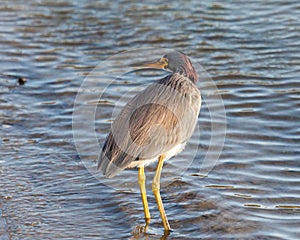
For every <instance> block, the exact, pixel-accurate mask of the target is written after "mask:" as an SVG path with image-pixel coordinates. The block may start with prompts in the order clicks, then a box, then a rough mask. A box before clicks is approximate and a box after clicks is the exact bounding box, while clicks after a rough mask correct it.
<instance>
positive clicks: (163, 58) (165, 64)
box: [160, 57, 169, 69]
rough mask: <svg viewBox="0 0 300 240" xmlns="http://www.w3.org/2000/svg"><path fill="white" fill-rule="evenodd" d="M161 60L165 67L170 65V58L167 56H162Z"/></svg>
mask: <svg viewBox="0 0 300 240" xmlns="http://www.w3.org/2000/svg"><path fill="white" fill-rule="evenodd" d="M160 62H161V63H162V64H163V65H164V68H165V69H166V68H167V66H168V65H169V61H168V59H167V58H165V57H162V58H161V59H160Z"/></svg>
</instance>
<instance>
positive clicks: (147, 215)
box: [138, 167, 150, 227]
mask: <svg viewBox="0 0 300 240" xmlns="http://www.w3.org/2000/svg"><path fill="white" fill-rule="evenodd" d="M138 182H139V185H140V191H141V196H142V201H143V206H144V214H145V221H146V227H147V226H148V225H149V223H150V211H149V207H148V201H147V194H146V184H145V182H146V176H145V172H144V167H140V168H139V172H138Z"/></svg>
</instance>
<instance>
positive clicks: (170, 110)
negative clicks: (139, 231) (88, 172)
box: [98, 51, 201, 232]
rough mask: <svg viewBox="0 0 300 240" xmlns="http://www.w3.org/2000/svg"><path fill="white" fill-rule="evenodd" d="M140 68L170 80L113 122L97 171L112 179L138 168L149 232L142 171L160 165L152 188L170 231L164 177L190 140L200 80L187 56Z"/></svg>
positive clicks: (158, 83)
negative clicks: (164, 72) (164, 170)
mask: <svg viewBox="0 0 300 240" xmlns="http://www.w3.org/2000/svg"><path fill="white" fill-rule="evenodd" d="M140 66H141V67H147V68H160V69H165V70H169V71H170V74H169V75H167V76H166V77H164V78H162V79H160V80H158V81H156V82H155V83H153V84H151V85H149V86H148V87H147V88H146V89H145V90H144V91H142V92H140V93H139V94H137V95H136V96H135V97H133V98H132V99H131V100H130V101H129V102H128V103H127V104H126V105H125V107H124V108H123V109H122V110H121V112H120V113H119V115H118V116H117V117H116V119H115V120H114V122H113V124H112V127H111V130H110V132H109V134H108V136H107V138H106V140H105V143H104V145H103V148H102V152H101V156H100V158H99V161H98V169H100V170H102V172H103V174H104V175H105V176H106V177H113V176H115V175H116V174H118V173H119V172H120V171H122V170H124V169H126V168H138V183H139V186H140V191H141V198H142V202H143V207H144V214H145V220H146V227H147V226H148V225H149V223H150V212H149V208H148V201H147V195H146V185H145V181H146V177H145V173H144V167H145V166H147V165H148V164H150V163H151V162H155V161H158V164H157V169H156V173H155V175H154V178H153V182H152V191H153V194H154V196H155V199H156V202H157V206H158V210H159V212H160V216H161V219H162V223H163V226H164V229H165V231H167V232H169V231H170V230H171V228H170V225H169V222H168V219H167V216H166V213H165V210H164V206H163V203H162V200H161V196H160V176H161V171H162V167H163V163H164V161H165V160H168V159H170V158H171V157H173V156H174V155H176V154H178V153H179V152H181V151H182V150H183V148H184V146H185V144H186V143H187V141H188V140H189V139H190V137H191V136H192V134H193V132H194V129H195V126H196V123H197V119H198V115H199V112H200V107H201V95H200V91H199V90H198V88H197V87H196V85H195V82H196V81H197V80H198V75H197V73H196V71H195V69H194V67H193V65H192V63H191V61H190V59H189V58H188V57H187V56H186V55H185V54H183V53H180V52H176V51H174V52H170V53H168V54H166V55H164V56H163V57H162V58H161V59H159V60H158V61H154V62H148V63H143V64H141V65H140Z"/></svg>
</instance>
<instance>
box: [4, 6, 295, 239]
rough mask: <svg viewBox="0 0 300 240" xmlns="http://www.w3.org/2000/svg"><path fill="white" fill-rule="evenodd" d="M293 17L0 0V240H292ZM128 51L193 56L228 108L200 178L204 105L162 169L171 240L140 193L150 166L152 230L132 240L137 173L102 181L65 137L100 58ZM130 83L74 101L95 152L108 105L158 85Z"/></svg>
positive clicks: (288, 10)
mask: <svg viewBox="0 0 300 240" xmlns="http://www.w3.org/2000/svg"><path fill="white" fill-rule="evenodd" d="M299 11H300V4H299V3H298V2H297V1H289V2H286V1H269V2H267V3H262V2H261V1H250V2H249V1H247V2H243V3H241V2H235V1H226V3H223V2H221V1H220V2H211V1H205V3H198V1H191V2H189V3H186V2H184V1H177V3H168V4H167V3H161V2H159V3H158V2H155V1H151V2H149V3H148V4H143V3H139V4H133V3H131V2H130V1H121V2H120V3H118V4H117V3H113V2H112V1H101V2H92V1H53V0H47V1H35V0H33V1H30V2H29V3H21V2H19V1H6V2H5V1H2V4H1V6H0V19H1V22H0V56H1V64H0V68H1V72H0V86H1V88H0V120H1V122H0V124H1V125H0V126H1V128H0V133H1V145H0V151H1V159H0V177H1V185H0V186H1V190H0V239H1V240H2V239H161V238H162V239H199V238H204V239H220V238H230V239H298V238H300V230H299V225H300V202H299V198H300V164H299V156H300V151H299V143H300V112H299V109H300V108H299V107H300V94H299V93H300V83H299V74H300V61H299V59H300V50H299V49H300V27H299V26H300V19H299V17H298V16H299ZM138 47H143V48H144V47H157V48H160V47H165V48H171V49H176V50H180V51H183V52H185V53H186V54H188V55H189V56H191V57H192V58H193V59H194V60H195V61H197V62H198V63H200V64H201V65H202V66H203V67H204V68H205V69H206V71H207V72H208V73H209V74H210V76H211V77H212V78H213V81H214V83H215V84H216V85H217V88H218V92H217V93H218V94H220V95H221V97H222V99H223V102H224V106H225V110H226V126H227V130H226V131H227V132H226V138H225V143H224V148H223V151H222V153H221V156H220V158H219V160H218V161H217V163H216V165H215V166H214V168H213V170H212V171H210V172H209V174H208V175H207V176H206V177H203V176H202V175H201V174H199V166H201V164H202V162H203V159H204V156H205V153H206V151H207V149H208V147H209V136H210V131H211V129H210V121H211V119H210V115H209V112H208V108H207V104H206V102H205V101H204V103H203V106H202V109H201V113H200V118H199V126H200V128H201V131H200V132H201V134H200V140H201V141H200V145H199V146H198V144H199V143H198V142H197V141H196V140H197V139H198V138H197V137H195V136H194V137H193V138H192V139H191V142H190V145H188V146H187V149H186V150H185V151H184V152H183V153H181V154H180V155H179V156H178V157H176V158H174V159H172V160H170V161H168V162H167V163H166V164H165V168H164V172H163V177H162V197H163V201H164V205H165V209H166V211H167V214H168V218H169V220H170V225H171V226H172V228H173V229H174V232H172V233H171V235H170V236H169V237H166V236H163V230H162V227H161V223H160V218H159V214H158V211H157V209H156V206H155V203H154V202H155V201H154V197H153V195H152V194H151V191H150V189H151V187H150V179H151V177H152V175H153V170H154V168H155V166H152V165H151V166H150V167H149V169H148V170H147V177H148V178H147V179H148V182H149V186H148V187H149V191H148V192H149V197H148V198H149V202H150V211H151V214H152V217H153V219H152V222H151V225H150V228H149V230H148V233H147V234H142V233H139V232H138V230H137V229H138V226H141V225H142V224H143V213H142V205H141V201H140V196H139V192H138V189H137V183H136V171H134V170H129V171H124V172H123V173H122V174H121V175H120V176H119V177H117V178H115V179H109V180H107V179H102V178H101V177H99V178H100V180H99V178H96V177H94V176H93V175H92V174H91V173H90V172H89V171H88V170H87V169H86V168H85V166H84V164H83V162H82V161H81V160H80V159H82V155H81V154H80V153H78V152H77V149H76V147H75V142H74V139H73V131H72V113H73V107H74V102H75V97H76V94H77V92H78V89H79V87H80V85H81V84H82V82H83V80H84V79H85V77H86V76H87V75H88V74H89V73H90V72H91V71H92V70H93V69H94V67H95V66H97V65H98V64H99V63H100V62H101V61H103V60H105V59H106V58H107V57H110V56H112V55H114V54H117V53H119V52H122V51H125V50H129V49H132V48H138ZM129 60H130V59H129ZM129 60H128V59H127V60H126V61H129ZM130 76H132V75H130V74H129V75H126V76H124V79H121V81H120V82H119V83H118V84H117V85H112V86H111V87H110V89H108V91H107V92H106V94H107V95H106V96H105V100H106V101H102V102H101V101H100V102H97V99H95V98H94V99H92V100H93V101H91V102H86V103H85V102H83V103H82V104H86V105H87V106H91V107H95V106H96V107H98V108H97V112H96V116H97V121H96V133H97V137H98V138H99V142H101V141H103V138H104V136H105V135H106V134H107V131H108V129H109V126H110V122H111V121H110V120H111V111H112V110H113V109H114V107H115V105H116V106H118V104H120V105H122V103H124V102H125V100H126V99H129V98H130V97H131V95H130V94H134V91H138V90H139V89H142V88H143V86H144V85H145V84H147V83H148V82H147V81H146V80H145V76H147V78H146V79H151V80H154V79H155V77H156V76H155V75H152V73H141V74H139V76H138V77H137V79H139V82H135V80H136V79H134V78H132V77H130ZM18 78H24V79H26V80H27V81H26V82H25V84H24V85H20V84H18ZM101 84H103V82H101V81H99V88H101V87H102V85H101ZM199 86H200V87H201V86H203V85H201V83H199ZM131 89H134V90H133V91H132V92H130V94H128V96H127V95H126V97H125V99H122V101H121V102H120V101H119V100H118V98H120V97H123V93H125V92H127V91H130V90H131ZM203 92H204V93H205V90H203ZM207 96H208V95H206V96H204V100H205V99H206V98H205V97H207ZM118 101H119V102H118ZM86 137H87V139H88V137H89V135H88V133H87V135H86ZM83 140H84V139H83ZM98 144H99V143H98ZM197 146H198V147H199V150H198V152H197V154H196V156H194V150H195V148H196V147H197ZM87 147H89V145H88V146H87ZM88 150H89V148H87V150H86V156H84V159H87V160H86V161H87V162H88V161H90V162H92V161H93V159H94V157H95V154H97V153H95V152H90V151H88ZM186 160H188V161H189V163H190V164H191V166H190V167H189V169H188V170H187V171H185V170H186V169H184V171H183V170H182V166H183V165H182V163H183V164H184V163H185V161H186ZM180 163H181V164H180ZM176 169H177V170H176ZM183 172H184V174H182V173H183ZM120 179H122V181H120ZM124 179H125V180H126V181H125V180H124Z"/></svg>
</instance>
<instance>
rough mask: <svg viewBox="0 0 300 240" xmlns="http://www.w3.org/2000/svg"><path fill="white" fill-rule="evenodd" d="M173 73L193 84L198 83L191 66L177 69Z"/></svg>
mask: <svg viewBox="0 0 300 240" xmlns="http://www.w3.org/2000/svg"><path fill="white" fill-rule="evenodd" d="M175 73H178V74H180V75H183V76H185V77H187V78H189V79H190V80H191V81H192V82H194V83H195V82H196V81H198V74H197V72H196V71H195V69H194V67H193V65H192V64H190V65H186V66H181V67H179V68H178V69H176V71H175Z"/></svg>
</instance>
